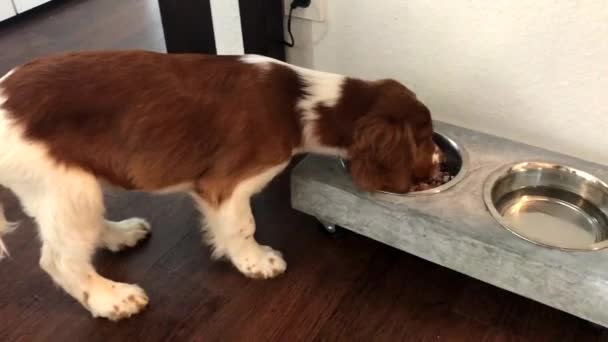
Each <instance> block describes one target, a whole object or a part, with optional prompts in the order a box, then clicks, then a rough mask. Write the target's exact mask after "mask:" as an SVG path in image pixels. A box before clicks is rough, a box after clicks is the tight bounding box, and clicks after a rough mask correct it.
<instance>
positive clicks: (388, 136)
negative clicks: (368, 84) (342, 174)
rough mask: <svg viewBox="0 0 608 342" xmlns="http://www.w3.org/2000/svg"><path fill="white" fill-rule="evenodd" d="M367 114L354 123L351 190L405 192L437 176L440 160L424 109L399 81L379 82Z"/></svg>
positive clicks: (430, 125)
mask: <svg viewBox="0 0 608 342" xmlns="http://www.w3.org/2000/svg"><path fill="white" fill-rule="evenodd" d="M377 91H378V95H377V97H376V101H375V102H374V104H373V105H372V107H371V110H370V111H369V112H367V113H365V114H364V115H363V116H361V117H360V118H359V119H358V120H357V122H356V124H355V131H354V135H353V143H352V145H351V146H350V148H349V151H348V153H349V157H350V170H351V174H352V178H353V181H354V183H355V185H356V186H358V187H359V188H361V189H363V190H366V191H378V190H384V191H392V192H398V193H406V192H408V191H409V189H410V186H411V185H412V184H414V183H415V182H418V181H424V180H428V179H429V178H431V176H432V175H433V174H434V173H435V172H438V171H439V164H440V163H441V161H442V158H443V156H442V155H441V151H440V150H439V148H438V147H437V146H436V145H435V143H434V142H433V123H432V120H431V113H430V111H429V109H428V108H427V107H426V106H425V105H424V104H423V103H422V102H420V101H419V100H418V99H417V98H416V95H415V94H414V93H413V92H412V91H410V90H409V89H407V88H406V87H405V86H403V85H402V84H400V83H399V82H396V81H393V80H386V81H381V82H380V84H379V85H378V89H377Z"/></svg>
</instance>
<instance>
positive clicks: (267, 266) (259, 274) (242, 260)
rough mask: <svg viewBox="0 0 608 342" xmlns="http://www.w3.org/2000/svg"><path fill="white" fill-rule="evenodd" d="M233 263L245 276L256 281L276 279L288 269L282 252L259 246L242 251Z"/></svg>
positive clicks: (234, 258)
mask: <svg viewBox="0 0 608 342" xmlns="http://www.w3.org/2000/svg"><path fill="white" fill-rule="evenodd" d="M232 262H233V263H234V265H235V266H236V268H238V269H239V271H241V273H243V274H244V275H245V276H247V277H249V278H255V279H268V278H274V277H276V276H278V275H280V274H282V273H283V272H285V270H286V269H287V263H286V262H285V260H283V256H282V255H281V252H279V251H276V250H274V249H272V248H270V247H268V246H260V245H258V244H254V245H250V246H247V247H246V248H244V249H242V250H240V251H239V252H238V253H237V254H236V255H234V256H233V257H232Z"/></svg>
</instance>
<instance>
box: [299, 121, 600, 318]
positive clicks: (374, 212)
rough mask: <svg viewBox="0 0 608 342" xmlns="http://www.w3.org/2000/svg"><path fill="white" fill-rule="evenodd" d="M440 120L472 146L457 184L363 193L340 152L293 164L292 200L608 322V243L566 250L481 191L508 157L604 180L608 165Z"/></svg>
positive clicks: (442, 128) (324, 217) (332, 220)
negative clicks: (524, 227)
mask: <svg viewBox="0 0 608 342" xmlns="http://www.w3.org/2000/svg"><path fill="white" fill-rule="evenodd" d="M436 127H437V131H438V132H440V133H444V134H446V135H448V136H449V137H451V138H453V139H454V140H455V141H456V142H458V143H459V144H460V145H462V146H463V147H464V149H466V150H467V151H468V154H469V171H468V174H467V176H466V177H465V178H464V179H463V180H462V181H461V182H460V183H459V184H458V185H456V186H454V187H453V188H451V189H450V190H448V191H446V192H444V193H440V194H435V195H429V196H424V197H397V196H387V195H378V194H368V193H363V192H359V191H358V190H356V189H355V188H354V186H353V184H352V182H351V179H350V176H349V175H348V173H347V172H346V171H345V170H344V169H343V168H342V166H341V164H340V161H339V160H338V159H335V158H328V157H321V156H308V157H306V158H305V159H304V160H303V161H302V162H301V163H300V164H299V165H298V166H297V167H296V168H295V169H294V171H293V174H292V205H293V207H294V208H295V209H297V210H300V211H302V212H305V213H307V214H310V215H313V216H315V217H317V218H318V219H320V220H321V221H322V222H325V223H328V224H337V225H339V226H342V227H344V228H346V229H349V230H352V231H354V232H356V233H358V234H361V235H364V236H367V237H369V238H372V239H375V240H377V241H380V242H382V243H385V244H387V245H390V246H393V247H395V248H398V249H400V250H403V251H405V252H407V253H411V254H414V255H416V256H419V257H421V258H424V259H426V260H429V261H431V262H434V263H436V264H439V265H441V266H444V267H447V268H450V269H453V270H456V271H458V272H461V273H464V274H467V275H469V276H471V277H474V278H476V279H479V280H481V281H484V282H487V283H489V284H492V285H494V286H497V287H500V288H503V289H505V290H508V291H511V292H514V293H517V294H519V295H522V296H525V297H528V298H531V299H533V300H536V301H538V302H541V303H544V304H546V305H549V306H552V307H554V308H557V309H559V310H563V311H565V312H569V313H571V314H573V315H575V316H578V317H581V318H583V319H586V320H589V321H592V322H595V323H597V324H600V325H603V326H606V327H608V250H600V251H594V252H564V251H559V250H554V249H548V248H545V247H540V246H537V245H534V244H532V243H529V242H526V241H523V240H522V239H520V238H518V237H517V236H515V235H513V234H511V233H510V232H509V231H507V230H506V229H504V228H502V227H501V226H500V225H499V224H498V223H497V222H496V221H495V220H494V219H493V218H492V216H491V215H490V214H489V212H488V211H487V209H486V207H485V204H484V202H483V198H482V193H483V184H484V181H485V180H486V178H487V177H488V175H489V174H490V173H491V172H492V171H494V170H496V169H497V168H498V167H501V166H503V165H505V164H507V163H512V162H517V161H526V160H543V161H551V162H557V163H561V164H565V165H569V166H572V167H575V168H578V169H582V170H584V171H587V172H589V173H591V174H593V175H595V176H597V177H599V178H600V179H603V180H605V181H606V180H608V167H606V166H602V165H597V164H592V163H589V162H585V161H582V160H579V159H575V158H572V157H567V156H564V155H560V154H557V153H553V152H550V151H546V150H543V149H540V148H536V147H532V146H529V145H525V144H521V143H517V142H513V141H509V140H505V139H502V138H497V137H494V136H490V135H486V134H482V133H479V132H475V131H471V130H467V129H464V128H460V127H456V126H452V125H447V124H444V123H437V126H436ZM337 267H338V266H337ZM403 272H407V270H403Z"/></svg>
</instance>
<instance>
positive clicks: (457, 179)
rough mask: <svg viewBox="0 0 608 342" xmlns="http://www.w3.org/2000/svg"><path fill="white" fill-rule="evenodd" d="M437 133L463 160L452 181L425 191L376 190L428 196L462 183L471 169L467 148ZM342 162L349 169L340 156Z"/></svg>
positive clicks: (388, 193) (343, 166)
mask: <svg viewBox="0 0 608 342" xmlns="http://www.w3.org/2000/svg"><path fill="white" fill-rule="evenodd" d="M435 134H437V135H440V136H441V137H443V138H444V139H445V140H446V141H447V142H448V144H450V145H451V146H452V148H453V149H454V150H456V152H458V155H459V156H460V160H461V161H462V165H461V166H460V170H459V171H458V173H457V174H456V176H454V178H452V180H451V181H449V182H447V183H445V184H442V185H440V186H438V187H435V188H432V189H428V190H424V191H416V192H408V193H405V194H402V193H397V192H390V191H384V190H379V191H376V193H380V194H386V195H391V196H399V197H418V196H428V195H435V194H438V193H441V192H444V191H446V190H448V189H450V188H452V187H453V186H454V185H456V184H458V183H460V181H462V179H464V177H466V175H467V172H468V171H469V154H468V152H467V150H466V149H465V148H464V147H463V146H462V145H461V144H459V143H458V142H456V141H455V140H454V139H452V138H451V137H449V136H448V135H446V134H444V133H442V132H437V131H435ZM340 164H342V168H344V170H348V167H347V166H346V161H345V160H344V158H340Z"/></svg>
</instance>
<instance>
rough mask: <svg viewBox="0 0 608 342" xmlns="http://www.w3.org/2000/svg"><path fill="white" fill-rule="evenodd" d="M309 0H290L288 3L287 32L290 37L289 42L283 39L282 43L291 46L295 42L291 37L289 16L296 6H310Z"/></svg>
mask: <svg viewBox="0 0 608 342" xmlns="http://www.w3.org/2000/svg"><path fill="white" fill-rule="evenodd" d="M310 1H311V0H292V1H291V4H290V5H289V16H288V17H287V33H289V38H291V43H290V42H287V41H285V40H283V44H285V45H287V46H289V47H293V46H294V44H295V43H296V42H295V40H294V39H293V33H292V32H291V17H292V14H293V10H294V9H296V8H298V7H302V8H306V7H308V6H310Z"/></svg>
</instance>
